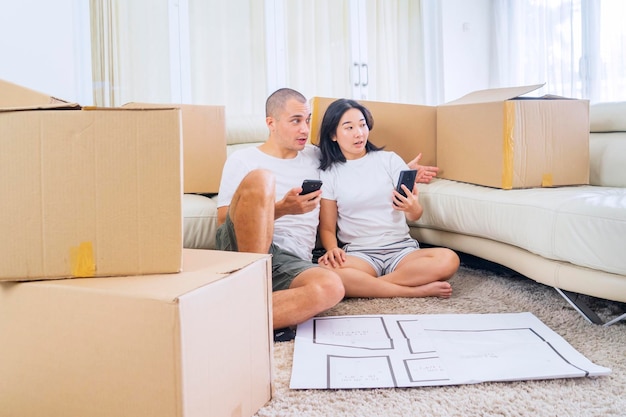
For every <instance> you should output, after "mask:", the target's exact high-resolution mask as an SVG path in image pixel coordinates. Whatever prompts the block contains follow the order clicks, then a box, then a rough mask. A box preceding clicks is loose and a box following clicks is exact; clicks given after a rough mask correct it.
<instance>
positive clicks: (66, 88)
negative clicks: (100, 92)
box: [0, 0, 93, 105]
mask: <svg viewBox="0 0 626 417" xmlns="http://www.w3.org/2000/svg"><path fill="white" fill-rule="evenodd" d="M88 6H89V2H88V1H86V0H54V1H50V0H0V78H2V79H4V80H7V81H11V82H13V83H16V84H20V85H23V86H25V87H28V88H31V89H33V90H37V91H41V92H43V93H46V94H50V95H52V96H55V97H58V98H61V99H64V100H68V101H73V102H78V103H80V104H83V105H88V104H93V99H92V97H91V84H90V83H91V81H90V80H91V56H90V52H89V51H90V46H89V45H90V43H89V9H88Z"/></svg>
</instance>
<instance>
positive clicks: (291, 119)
mask: <svg viewBox="0 0 626 417" xmlns="http://www.w3.org/2000/svg"><path fill="white" fill-rule="evenodd" d="M310 117H311V111H310V108H309V104H308V102H307V100H306V98H305V97H304V96H303V95H302V94H300V93H299V92H297V91H295V90H292V89H288V88H282V89H280V90H277V91H276V92H274V93H273V94H272V95H270V96H269V97H268V99H267V102H266V124H267V127H268V129H269V137H268V139H267V141H266V142H265V143H263V144H262V145H260V146H259V147H250V148H247V149H243V150H241V151H238V152H235V153H233V155H231V156H230V157H229V158H228V159H227V161H226V164H225V166H224V171H223V173H222V182H221V184H220V191H219V196H218V217H217V218H218V225H219V228H218V231H217V236H216V246H217V248H218V249H221V250H233V251H240V252H254V253H269V254H271V255H272V290H273V294H272V305H273V326H274V329H275V331H274V338H275V340H276V341H282V340H290V339H293V337H294V336H295V333H294V332H293V330H291V327H292V326H295V325H297V324H299V323H302V322H304V321H306V320H308V319H309V318H311V317H313V316H315V315H317V314H319V313H321V312H323V311H325V310H327V309H329V308H331V307H333V306H334V305H336V304H337V303H338V302H340V301H341V300H342V299H343V296H344V287H343V284H342V281H341V278H340V277H339V276H338V275H337V273H335V272H334V271H331V270H328V269H325V268H321V267H319V266H317V265H315V264H313V263H312V262H311V259H312V250H313V248H314V246H315V241H316V235H317V225H318V221H319V217H318V216H319V204H320V199H321V191H315V192H313V193H311V194H307V195H300V194H299V193H300V192H301V191H302V188H301V187H300V185H301V184H302V181H303V180H305V179H319V171H318V165H319V155H318V150H317V148H316V147H314V146H312V145H307V144H306V143H307V139H308V136H309V130H310V126H309V124H310Z"/></svg>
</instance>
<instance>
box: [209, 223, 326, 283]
mask: <svg viewBox="0 0 626 417" xmlns="http://www.w3.org/2000/svg"><path fill="white" fill-rule="evenodd" d="M215 248H216V249H217V250H226V251H231V252H237V251H238V246H237V237H236V235H235V225H234V224H233V222H232V220H231V218H230V215H226V221H225V222H224V224H222V225H221V226H220V227H218V228H217V234H216V235H215ZM269 254H270V255H272V291H279V290H286V289H287V288H289V287H290V286H291V283H292V282H293V280H294V279H295V278H296V277H297V276H298V275H300V273H302V272H303V271H305V270H307V269H309V268H314V267H316V265H315V264H314V263H312V262H311V261H306V260H304V259H302V258H300V257H298V256H296V255H294V254H293V253H291V252H289V251H287V250H284V249H281V248H279V247H278V246H276V245H275V244H274V243H272V244H271V245H270V248H269Z"/></svg>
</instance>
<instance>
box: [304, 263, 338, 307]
mask: <svg viewBox="0 0 626 417" xmlns="http://www.w3.org/2000/svg"><path fill="white" fill-rule="evenodd" d="M307 272H308V273H310V274H311V273H313V274H315V277H314V279H311V280H308V283H307V284H308V285H309V289H310V290H311V292H310V296H311V297H313V298H314V299H316V300H318V302H319V303H320V304H324V309H327V308H330V307H332V306H334V305H335V304H337V303H338V302H340V301H341V300H342V299H343V298H344V296H345V294H346V290H345V288H344V286H343V282H342V280H341V278H340V277H339V275H338V274H337V273H336V272H334V271H332V270H329V269H326V268H322V267H316V268H311V269H309V270H307Z"/></svg>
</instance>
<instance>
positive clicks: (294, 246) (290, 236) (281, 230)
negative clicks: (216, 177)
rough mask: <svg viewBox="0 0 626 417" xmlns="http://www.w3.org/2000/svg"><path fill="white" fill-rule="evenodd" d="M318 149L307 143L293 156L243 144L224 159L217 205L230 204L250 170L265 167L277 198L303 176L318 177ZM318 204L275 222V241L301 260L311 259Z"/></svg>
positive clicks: (307, 177)
mask: <svg viewBox="0 0 626 417" xmlns="http://www.w3.org/2000/svg"><path fill="white" fill-rule="evenodd" d="M318 167H319V149H318V148H317V147H316V146H313V145H307V146H305V148H304V149H303V150H302V151H300V152H298V155H297V156H296V157H295V158H292V159H282V158H276V157H273V156H270V155H268V154H266V153H264V152H262V151H261V150H259V148H257V147H250V148H244V149H241V150H238V151H236V152H234V153H233V154H232V155H230V156H229V157H228V159H226V164H225V165H224V170H223V172H222V180H221V183H220V189H219V194H218V197H217V206H218V207H223V206H229V205H230V203H231V200H232V198H233V195H234V193H235V190H236V189H237V187H238V186H239V184H240V183H241V180H243V178H244V177H245V176H246V175H247V174H248V173H249V172H250V171H252V170H255V169H266V170H269V171H271V172H273V173H274V176H275V177H276V201H279V200H282V199H283V197H285V194H287V192H288V191H289V190H291V189H292V188H296V187H300V186H301V185H302V181H303V180H305V179H319V169H318ZM318 224H319V206H318V207H317V208H316V209H315V210H313V211H311V212H309V213H305V214H298V215H286V216H282V217H280V218H278V219H277V220H276V221H275V222H274V243H275V244H276V245H278V246H279V247H281V248H283V249H285V250H288V251H290V252H292V253H294V254H296V255H298V256H299V257H300V258H302V259H304V260H308V261H310V260H311V259H312V257H313V255H312V251H313V248H314V247H315V240H316V236H317V226H318Z"/></svg>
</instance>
